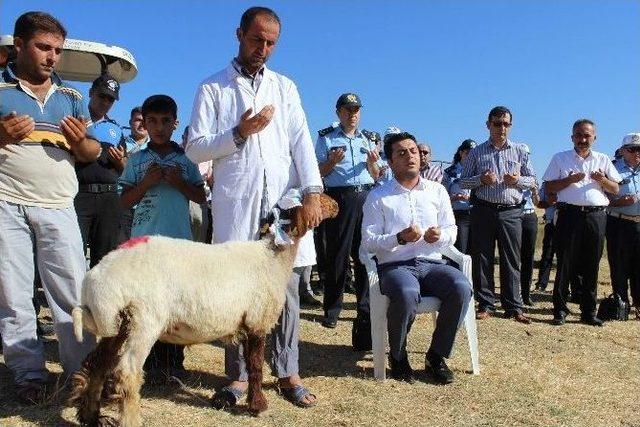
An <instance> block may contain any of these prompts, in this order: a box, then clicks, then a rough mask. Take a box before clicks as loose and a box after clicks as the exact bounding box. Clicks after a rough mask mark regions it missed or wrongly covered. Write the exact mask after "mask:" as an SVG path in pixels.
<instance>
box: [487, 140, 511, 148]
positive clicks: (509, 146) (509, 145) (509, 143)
mask: <svg viewBox="0 0 640 427" xmlns="http://www.w3.org/2000/svg"><path fill="white" fill-rule="evenodd" d="M487 143H488V144H489V145H490V146H491V148H493V149H494V150H504V149H506V148H511V144H513V143H512V142H511V140H510V139H509V138H507V141H506V142H505V143H504V145H503V146H502V147H501V148H496V146H495V145H493V143H492V142H491V138H489V139H487Z"/></svg>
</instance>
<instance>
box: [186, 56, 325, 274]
mask: <svg viewBox="0 0 640 427" xmlns="http://www.w3.org/2000/svg"><path fill="white" fill-rule="evenodd" d="M270 104H271V105H273V106H274V107H275V111H274V114H273V118H272V119H271V122H270V123H269V124H268V125H267V127H266V128H264V129H263V130H262V131H261V132H259V133H257V134H253V135H251V136H249V138H248V140H247V142H246V143H245V144H244V145H242V146H241V147H240V148H238V147H236V145H235V143H234V141H233V133H232V129H233V128H234V127H235V126H236V125H237V124H238V123H239V122H240V116H241V115H242V114H243V113H244V112H245V111H247V109H249V108H252V109H253V114H255V113H257V112H259V111H260V110H262V108H263V107H265V106H266V105H270ZM186 154H187V157H189V159H191V160H192V161H193V162H194V163H201V162H205V161H208V160H213V177H214V184H213V189H212V195H211V205H212V206H211V208H212V216H213V235H214V239H215V242H216V243H222V242H226V241H229V240H244V241H246V240H256V239H257V237H258V235H259V221H260V203H261V200H262V197H263V189H264V179H265V177H266V184H267V185H266V190H267V203H268V205H269V208H272V207H274V206H275V204H276V203H277V202H278V200H279V199H280V198H281V197H282V196H283V195H284V194H285V193H286V192H287V190H289V189H290V188H295V187H298V188H301V189H305V188H307V187H310V186H315V187H322V180H321V178H320V172H319V170H318V163H317V161H316V156H315V151H314V148H313V142H312V140H311V135H310V134H309V128H308V126H307V119H306V117H305V114H304V111H303V110H302V105H301V102H300V95H299V94H298V90H297V88H296V86H295V84H294V83H293V82H292V81H291V80H289V79H288V78H287V77H284V76H282V75H280V74H277V73H275V72H273V71H271V70H269V69H267V68H266V67H265V69H264V74H263V77H262V81H261V82H260V85H259V87H258V91H257V93H256V92H255V91H254V89H253V88H252V87H251V83H250V81H249V80H248V79H247V78H245V77H243V76H241V75H240V74H239V73H238V72H237V71H236V70H235V68H234V67H233V66H232V65H231V64H230V65H229V66H228V67H227V68H226V69H224V70H222V71H220V72H218V73H216V74H214V75H213V76H211V77H209V78H208V79H206V80H205V81H204V82H202V84H201V85H200V87H199V88H198V91H197V92H196V97H195V100H194V104H193V111H192V113H191V124H190V126H189V142H188V144H187V148H186ZM315 258H316V255H315V248H314V245H313V233H312V232H308V233H307V234H306V235H305V236H304V238H303V239H302V241H301V242H300V247H299V249H298V256H297V258H296V263H295V266H305V265H313V264H315Z"/></svg>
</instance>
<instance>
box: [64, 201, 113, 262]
mask: <svg viewBox="0 0 640 427" xmlns="http://www.w3.org/2000/svg"><path fill="white" fill-rule="evenodd" d="M74 205H75V208H76V214H77V215H78V224H79V225H80V233H81V234H82V243H83V245H84V252H85V255H86V253H87V249H89V251H90V255H91V259H90V262H89V266H90V267H93V266H94V265H96V264H98V262H100V260H101V259H102V257H103V256H105V255H106V254H108V253H109V252H110V251H112V250H113V249H115V248H116V247H117V246H118V244H119V243H120V241H119V240H120V215H121V211H122V209H121V207H120V196H118V193H115V192H108V193H89V192H84V191H81V192H79V193H78V195H77V196H76V198H75V200H74Z"/></svg>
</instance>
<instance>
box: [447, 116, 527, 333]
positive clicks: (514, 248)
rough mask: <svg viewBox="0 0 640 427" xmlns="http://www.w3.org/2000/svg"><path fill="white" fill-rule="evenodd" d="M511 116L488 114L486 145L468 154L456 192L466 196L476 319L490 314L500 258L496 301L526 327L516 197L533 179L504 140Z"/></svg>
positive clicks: (518, 151)
mask: <svg viewBox="0 0 640 427" xmlns="http://www.w3.org/2000/svg"><path fill="white" fill-rule="evenodd" d="M512 118H513V116H512V114H511V111H509V109H508V108H506V107H501V106H500V107H494V108H493V109H492V110H491V111H490V112H489V118H488V120H487V128H488V129H489V139H488V140H487V141H486V142H484V143H482V144H480V145H478V146H477V147H476V148H474V149H473V150H471V152H470V153H469V156H468V157H467V160H466V161H465V163H464V165H463V169H462V176H461V179H460V181H459V183H460V187H461V188H468V189H471V190H472V198H471V202H472V204H473V208H472V209H471V256H472V259H473V285H474V289H475V294H476V300H477V301H478V311H477V313H476V317H477V318H478V319H486V318H487V317H489V316H490V315H491V314H492V313H494V312H495V294H494V292H495V283H494V280H493V261H494V251H495V242H496V240H497V241H498V251H499V254H500V300H501V303H502V309H503V310H504V316H505V317H506V318H513V319H515V320H516V321H518V322H521V323H530V322H531V321H530V320H529V318H528V317H526V316H525V315H524V314H522V305H523V304H522V295H521V294H520V248H521V243H522V206H523V198H522V193H523V191H524V190H526V189H530V188H533V187H534V186H535V182H536V178H535V175H534V172H533V168H532V167H531V163H530V162H529V154H528V153H527V151H526V149H525V147H524V146H523V144H518V143H514V142H513V141H511V140H509V138H508V136H509V131H510V129H511V124H512Z"/></svg>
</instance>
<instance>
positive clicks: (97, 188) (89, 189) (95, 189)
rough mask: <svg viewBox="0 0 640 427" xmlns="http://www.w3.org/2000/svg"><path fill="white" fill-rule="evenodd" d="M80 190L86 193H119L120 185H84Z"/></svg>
mask: <svg viewBox="0 0 640 427" xmlns="http://www.w3.org/2000/svg"><path fill="white" fill-rule="evenodd" d="M79 190H80V191H82V192H84V193H117V192H118V184H82V185H80V187H79Z"/></svg>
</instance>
